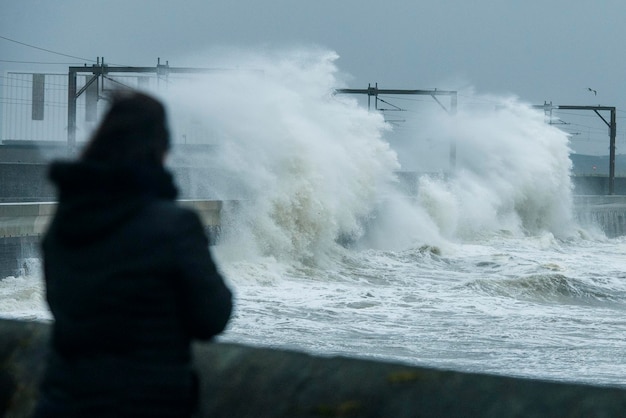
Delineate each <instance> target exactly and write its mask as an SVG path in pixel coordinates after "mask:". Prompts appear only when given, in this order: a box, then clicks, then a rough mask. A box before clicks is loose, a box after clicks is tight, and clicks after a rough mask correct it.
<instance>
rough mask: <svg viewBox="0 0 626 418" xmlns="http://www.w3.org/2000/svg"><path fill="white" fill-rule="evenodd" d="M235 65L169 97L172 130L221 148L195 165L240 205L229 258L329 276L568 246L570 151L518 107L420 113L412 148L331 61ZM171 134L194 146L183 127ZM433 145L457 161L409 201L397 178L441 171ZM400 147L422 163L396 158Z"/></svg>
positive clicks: (497, 102) (562, 138) (291, 55)
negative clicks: (522, 243)
mask: <svg viewBox="0 0 626 418" xmlns="http://www.w3.org/2000/svg"><path fill="white" fill-rule="evenodd" d="M229 59H230V60H231V64H230V67H232V68H246V70H244V71H221V72H216V73H214V74H210V75H209V76H203V77H201V78H198V79H194V80H193V81H190V82H181V81H178V82H177V83H172V84H171V85H169V86H168V92H167V96H166V97H167V100H168V102H169V103H170V104H171V105H172V106H171V109H173V111H174V117H173V120H177V116H184V117H185V118H187V120H192V121H193V125H194V126H195V128H194V129H196V131H197V132H202V137H200V138H196V139H195V140H196V141H200V142H204V143H210V144H213V146H214V150H213V152H212V153H211V154H210V155H201V156H198V158H200V162H196V165H198V164H199V165H202V166H203V167H209V168H210V169H211V171H212V173H214V175H210V176H205V177H200V178H196V179H194V181H195V182H196V183H197V184H204V185H206V184H207V183H210V185H211V189H212V190H211V192H212V195H214V196H215V198H217V199H220V200H225V201H226V200H236V201H237V202H238V203H237V210H236V211H235V210H228V211H227V212H228V213H225V214H224V219H223V227H224V228H223V234H222V240H221V245H220V246H221V247H222V248H221V249H220V251H222V252H224V253H227V254H231V256H234V257H236V258H239V259H244V260H251V259H253V258H255V257H273V258H275V259H277V260H282V261H285V262H287V263H291V262H298V263H299V262H304V263H305V264H309V265H323V264H324V262H325V261H326V260H327V259H328V256H330V255H332V254H335V253H336V252H337V251H338V250H339V248H338V244H342V245H349V246H351V247H354V248H378V249H389V250H402V249H407V248H419V247H421V246H423V245H430V246H441V245H444V244H445V242H450V241H456V240H464V241H472V240H476V239H481V238H484V237H488V236H490V235H493V234H502V233H505V234H513V235H521V236H523V235H532V234H540V233H543V232H549V233H552V234H554V235H555V236H558V237H566V236H568V235H569V234H571V231H572V224H573V221H572V214H571V208H572V198H571V188H572V186H571V182H570V178H569V175H570V171H571V162H570V160H569V148H568V138H567V136H566V134H565V133H563V132H562V131H560V130H559V129H557V128H556V127H554V126H550V125H548V124H546V123H545V121H544V118H543V115H542V114H541V113H540V112H537V111H536V110H533V109H532V108H531V107H530V106H528V105H526V104H524V103H521V102H520V101H518V100H517V99H515V98H493V97H490V98H488V101H489V102H490V103H492V105H491V106H489V107H485V106H482V107H475V106H473V105H472V103H473V101H475V100H477V99H483V100H485V98H484V97H480V96H478V95H473V96H472V97H471V98H470V99H469V100H467V101H464V100H459V109H458V111H457V112H456V114H455V115H450V114H448V113H446V112H442V111H441V109H439V108H437V109H436V110H433V109H430V110H425V111H423V112H420V113H419V114H413V115H412V117H413V118H414V121H417V122H416V123H408V124H407V126H406V127H404V128H403V131H404V134H405V136H406V134H407V131H408V141H411V144H410V146H406V145H407V144H398V142H397V141H395V139H394V138H395V137H394V135H395V134H396V132H393V131H392V129H391V125H389V124H387V123H385V121H384V118H383V116H382V115H381V114H380V113H378V112H373V111H368V110H367V109H365V108H364V107H363V106H361V105H359V103H358V102H357V100H356V99H354V98H353V97H348V96H342V95H334V94H333V91H334V89H335V88H337V87H341V81H340V80H339V79H338V77H337V74H338V69H337V67H336V66H335V61H336V59H337V55H336V54H335V53H333V52H329V51H325V50H296V51H290V52H285V51H282V53H276V52H275V53H272V54H266V55H263V54H256V53H246V54H240V55H236V54H232V55H231V56H230V57H229ZM220 62H222V66H228V65H227V64H224V63H223V61H220ZM466 102H467V103H466ZM179 119H180V118H179ZM173 132H174V135H175V138H177V140H178V141H180V138H181V137H183V136H184V137H185V139H186V140H187V138H188V137H187V136H186V135H183V134H181V128H180V126H176V123H174V129H173ZM433 140H436V141H437V143H438V144H445V145H447V144H450V145H452V144H454V145H455V146H456V150H457V152H456V160H455V161H452V163H451V164H453V165H449V164H450V161H449V160H448V159H447V158H435V157H433V158H431V160H432V161H435V160H437V159H438V160H440V164H439V167H437V170H435V171H436V172H437V173H438V174H437V175H434V176H433V175H432V174H423V175H421V176H418V184H417V195H415V196H408V195H407V194H406V192H405V191H403V189H402V187H399V181H398V178H397V177H396V172H397V171H398V170H399V169H402V168H404V167H401V166H400V164H399V161H400V160H401V161H403V164H405V165H406V166H407V167H414V169H415V170H416V171H418V172H423V173H425V172H426V171H433V170H432V167H429V169H428V170H426V169H420V162H419V159H420V158H421V161H424V159H428V158H429V155H424V152H423V150H424V147H423V144H424V143H425V142H428V141H431V142H432V141H433ZM394 141H395V142H394ZM401 145H405V146H404V147H402V146H401ZM396 146H397V148H398V149H403V150H405V151H406V150H410V149H411V147H414V149H419V147H420V146H421V147H422V151H420V152H419V153H417V152H416V153H414V154H413V155H411V152H409V153H408V155H407V154H403V155H401V156H400V159H399V158H398V155H397V154H396V151H395V149H396ZM426 148H427V147H426ZM440 148H441V147H440ZM413 157H415V161H412V159H413ZM418 157H419V158H418ZM440 157H441V156H440ZM229 248H230V249H231V250H228V249H229Z"/></svg>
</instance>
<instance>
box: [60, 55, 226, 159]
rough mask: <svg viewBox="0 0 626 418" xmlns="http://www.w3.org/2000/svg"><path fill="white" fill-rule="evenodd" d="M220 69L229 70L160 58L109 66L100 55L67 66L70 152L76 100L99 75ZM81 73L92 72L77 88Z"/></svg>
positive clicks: (72, 140)
mask: <svg viewBox="0 0 626 418" xmlns="http://www.w3.org/2000/svg"><path fill="white" fill-rule="evenodd" d="M221 71H229V70H227V69H220V68H189V67H170V66H169V61H166V63H165V64H161V59H160V58H159V59H158V60H157V65H156V67H132V66H120V67H110V66H109V65H106V64H105V63H104V58H102V60H101V59H100V57H98V59H97V64H93V65H91V66H87V64H85V65H84V66H82V67H80V66H71V67H69V69H68V89H67V96H68V98H67V144H68V147H69V148H70V152H72V151H73V150H74V149H75V147H76V102H77V100H78V98H79V97H80V96H81V95H82V94H83V93H84V92H85V91H86V90H87V88H88V87H89V86H90V85H91V84H93V83H94V82H97V81H98V79H99V78H100V77H106V75H107V74H109V73H153V74H156V75H157V76H165V77H167V76H168V75H169V74H206V73H215V72H221ZM81 73H82V74H85V73H86V74H93V76H92V77H91V78H90V79H89V80H88V81H87V83H86V84H85V85H84V86H83V87H82V88H81V89H80V90H77V83H76V78H77V75H78V74H81ZM98 95H99V93H98Z"/></svg>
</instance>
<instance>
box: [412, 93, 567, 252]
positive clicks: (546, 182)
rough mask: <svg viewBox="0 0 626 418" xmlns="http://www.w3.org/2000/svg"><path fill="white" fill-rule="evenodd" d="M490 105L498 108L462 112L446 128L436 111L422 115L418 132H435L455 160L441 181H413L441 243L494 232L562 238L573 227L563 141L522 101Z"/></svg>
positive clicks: (467, 108) (445, 118)
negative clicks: (452, 147)
mask: <svg viewBox="0 0 626 418" xmlns="http://www.w3.org/2000/svg"><path fill="white" fill-rule="evenodd" d="M491 100H492V101H495V100H498V101H497V104H498V106H493V107H491V108H488V109H485V108H479V109H475V108H472V107H470V106H462V107H461V108H460V109H459V112H458V113H457V115H456V116H454V120H453V121H452V122H451V121H450V117H448V116H447V115H442V114H441V112H440V113H430V114H429V115H428V116H429V117H428V125H426V126H424V125H422V127H423V129H425V130H426V132H428V131H430V130H434V129H437V131H438V132H439V135H440V137H441V138H442V139H443V140H444V141H445V140H447V141H450V142H455V143H456V146H457V160H456V166H455V167H453V169H452V170H453V172H452V175H451V176H449V178H448V179H447V180H445V181H443V180H438V179H433V178H432V177H430V176H423V177H422V178H421V179H420V183H419V187H418V190H419V192H418V196H419V201H420V204H422V205H423V206H424V207H425V208H426V209H427V210H428V211H429V213H430V215H431V217H432V218H433V220H434V221H435V222H437V224H438V226H439V228H440V230H441V231H442V232H444V233H445V235H446V236H447V237H449V238H453V237H457V238H462V239H470V240H471V239H474V238H476V237H479V236H485V234H487V235H489V234H494V233H500V232H502V231H507V233H512V234H536V233H541V232H543V231H548V232H551V233H553V234H555V235H556V236H559V237H567V236H569V235H570V234H571V233H572V231H573V226H574V225H573V220H572V185H571V181H570V172H571V161H570V159H569V152H570V149H569V145H568V137H567V135H566V134H565V133H564V132H562V131H561V130H559V129H557V128H556V127H554V126H551V125H548V124H546V123H545V121H544V118H543V115H542V114H540V113H539V112H537V111H535V110H533V109H532V108H531V107H530V106H528V105H526V104H524V103H520V102H519V101H517V100H515V99H494V98H491ZM423 120H425V119H423ZM416 136H417V137H418V138H417V139H416V140H419V132H417V133H416Z"/></svg>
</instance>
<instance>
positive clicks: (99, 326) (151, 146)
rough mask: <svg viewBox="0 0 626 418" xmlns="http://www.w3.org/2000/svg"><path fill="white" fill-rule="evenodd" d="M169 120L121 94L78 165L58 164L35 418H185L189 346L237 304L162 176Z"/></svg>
mask: <svg viewBox="0 0 626 418" xmlns="http://www.w3.org/2000/svg"><path fill="white" fill-rule="evenodd" d="M168 148H169V134H168V130H167V124H166V114H165V110H164V107H163V106H162V104H161V103H160V102H159V101H157V100H155V99H154V98H152V97H150V96H148V95H145V94H142V93H138V92H131V93H128V92H127V93H118V94H117V95H115V96H114V97H113V100H112V104H111V106H110V109H109V111H108V113H107V114H106V116H105V117H104V120H103V122H102V123H101V125H100V126H99V128H98V130H97V131H96V133H95V135H94V136H93V137H92V139H91V141H90V142H89V143H88V144H87V145H86V147H85V148H84V150H83V152H82V154H81V156H80V158H79V159H78V160H76V161H68V162H61V161H57V162H54V163H52V164H51V166H50V170H49V177H50V180H51V181H52V183H54V184H55V186H56V187H57V190H58V206H57V210H56V213H55V216H54V218H53V220H52V221H51V223H50V225H49V227H48V230H47V232H46V234H45V236H44V238H43V241H42V251H43V266H44V277H45V284H46V298H47V301H48V304H49V307H50V310H51V312H52V315H53V317H54V323H53V327H52V338H51V350H50V357H49V360H48V365H47V370H46V372H45V373H44V379H43V382H42V385H41V397H40V402H39V404H38V407H37V411H36V412H35V416H36V417H65V418H67V417H151V418H153V417H186V416H190V415H191V413H192V410H193V408H194V406H195V402H196V401H197V399H196V396H197V394H196V391H197V383H196V378H195V376H194V372H193V370H192V359H191V342H192V340H194V339H198V340H209V339H211V338H212V337H213V336H215V335H216V334H218V333H220V332H221V331H222V330H223V329H224V328H225V326H226V324H227V322H228V319H229V317H230V314H231V309H232V295H231V292H230V290H229V289H228V287H227V286H226V285H225V283H224V281H223V279H222V276H221V275H220V273H219V271H218V269H217V268H216V266H215V264H214V262H213V260H212V258H211V254H210V252H209V246H208V239H207V237H206V235H205V232H204V228H203V226H202V224H201V222H200V219H199V217H198V216H197V215H196V214H195V212H192V211H191V210H188V209H185V208H182V207H180V206H179V205H178V204H176V202H175V200H174V199H175V198H176V196H177V189H176V187H175V185H174V183H173V179H172V176H171V174H170V173H169V172H168V171H167V170H166V169H165V168H164V165H163V163H164V159H165V156H166V153H167V151H168Z"/></svg>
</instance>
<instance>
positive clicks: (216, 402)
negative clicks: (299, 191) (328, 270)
mask: <svg viewBox="0 0 626 418" xmlns="http://www.w3.org/2000/svg"><path fill="white" fill-rule="evenodd" d="M49 333H50V324H48V323H39V322H25V321H14V320H0V415H1V416H4V417H7V418H10V417H19V418H23V417H28V416H29V415H30V413H31V412H32V410H33V407H34V405H35V403H36V400H37V397H38V389H37V387H38V382H39V379H40V378H41V375H42V372H43V369H44V366H45V355H46V350H47V347H48V341H49V340H48V339H49ZM194 356H195V359H196V368H197V370H198V373H199V376H200V382H201V383H200V405H199V411H198V413H197V415H196V416H197V417H229V418H238V417H255V418H262V417H267V418H314V417H316V418H322V417H337V418H340V417H344V418H347V417H362V418H380V417H390V418H391V417H393V418H409V417H411V418H413V417H450V418H454V417H477V418H480V417H484V418H492V417H493V418H503V417H536V418H539V417H581V418H582V417H619V416H623V414H624V411H626V389H623V388H617V387H602V386H591V385H582V384H570V383H559V382H548V381H542V380H534V379H521V378H514V377H505V376H496V375H486V374H475V373H462V372H456V371H447V370H438V369H430V368H425V367H414V366H409V365H405V364H398V363H391V362H383V361H371V360H360V359H354V358H346V357H321V356H313V355H309V354H305V353H301V352H294V351H287V350H276V349H269V348H255V347H249V346H244V345H238V344H224V343H210V344H198V345H196V346H194Z"/></svg>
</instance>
